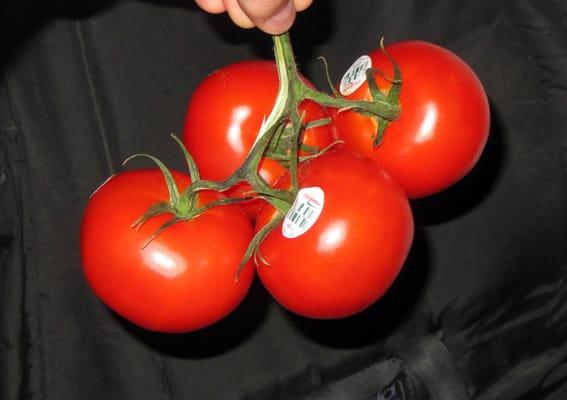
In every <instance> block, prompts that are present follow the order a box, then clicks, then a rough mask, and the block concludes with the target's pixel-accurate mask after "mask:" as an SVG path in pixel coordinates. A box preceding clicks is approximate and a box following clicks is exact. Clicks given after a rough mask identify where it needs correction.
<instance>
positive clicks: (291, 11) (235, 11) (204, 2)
mask: <svg viewBox="0 0 567 400" xmlns="http://www.w3.org/2000/svg"><path fill="white" fill-rule="evenodd" d="M195 2H196V3H197V5H198V6H199V7H201V8H202V9H203V10H205V11H207V12H209V13H213V14H218V13H222V12H225V11H226V12H227V13H228V15H229V16H230V18H231V19H232V20H233V21H234V23H235V24H236V25H238V26H240V27H242V28H253V27H257V28H258V29H260V30H262V31H264V32H266V33H269V34H272V35H278V34H280V33H284V32H285V31H287V30H288V29H289V28H290V27H291V25H292V24H293V22H294V21H295V14H296V12H298V11H303V10H305V9H306V8H308V7H309V6H310V5H311V3H312V2H313V0H195Z"/></svg>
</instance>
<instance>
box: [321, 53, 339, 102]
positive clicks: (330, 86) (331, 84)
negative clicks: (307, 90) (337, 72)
mask: <svg viewBox="0 0 567 400" xmlns="http://www.w3.org/2000/svg"><path fill="white" fill-rule="evenodd" d="M317 59H318V60H320V61H321V62H322V63H323V67H324V69H325V77H326V79H327V85H328V86H329V89H330V90H331V93H333V96H335V97H337V98H339V99H344V96H343V95H342V94H341V93H340V92H339V91H338V90H337V89H336V88H335V85H333V80H332V79H331V74H330V73H329V64H328V63H327V59H326V58H325V57H323V56H319V57H317Z"/></svg>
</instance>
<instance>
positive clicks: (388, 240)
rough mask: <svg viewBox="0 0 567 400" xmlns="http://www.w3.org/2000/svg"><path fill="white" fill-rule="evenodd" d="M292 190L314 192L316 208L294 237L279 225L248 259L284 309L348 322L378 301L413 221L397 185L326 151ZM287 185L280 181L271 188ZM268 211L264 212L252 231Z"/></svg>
mask: <svg viewBox="0 0 567 400" xmlns="http://www.w3.org/2000/svg"><path fill="white" fill-rule="evenodd" d="M298 177H299V183H300V187H302V188H303V187H312V186H317V187H320V188H321V189H322V190H323V191H324V193H325V202H324V207H323V211H322V213H321V215H320V216H319V219H318V220H317V221H316V223H315V224H314V225H313V226H312V227H311V229H309V230H308V231H307V232H305V233H304V234H303V235H302V236H299V237H297V238H294V239H288V238H286V237H284V236H283V234H282V224H281V223H280V224H279V226H278V227H276V228H275V229H274V230H273V231H272V232H271V233H270V234H269V235H268V236H267V237H266V238H265V240H264V241H263V242H262V244H261V246H260V248H259V251H260V256H259V257H256V258H257V262H259V265H258V268H257V272H258V276H259V277H260V280H261V281H262V283H263V284H264V286H265V287H266V288H267V290H268V291H269V292H270V293H271V294H272V296H273V297H274V298H275V299H276V300H277V301H278V302H279V303H280V304H281V305H282V306H283V307H285V308H286V309H288V310H290V311H292V312H294V313H296V314H299V315H302V316H305V317H309V318H316V319H336V318H343V317H348V316H351V315H354V314H356V313H358V312H360V311H362V310H364V309H366V308H367V307H369V306H370V305H371V304H373V303H374V302H376V301H377V300H378V299H379V298H380V297H382V296H383V295H384V293H385V292H386V291H387V289H388V288H389V287H390V286H391V285H392V283H393V282H394V280H395V278H396V277H397V275H398V274H399V272H400V269H401V268H402V265H403V263H404V262H405V260H406V257H407V254H408V252H409V249H410V247H411V243H412V240H413V232H414V225H413V216H412V212H411V209H410V206H409V202H408V199H407V197H406V195H405V193H404V192H403V190H402V189H401V188H400V187H399V185H398V184H397V183H396V182H395V181H394V180H393V179H391V178H390V176H389V175H388V174H387V173H386V172H385V171H384V170H382V169H381V168H379V167H378V166H377V165H376V164H374V163H373V162H372V161H371V160H368V159H366V158H363V157H362V156H359V155H355V154H354V153H351V152H350V151H345V150H337V151H335V150H332V151H329V152H327V153H325V154H324V155H322V156H320V157H319V158H317V159H314V160H312V161H308V162H306V163H304V164H302V166H301V168H300V171H299V175H298ZM288 185H289V179H288V176H287V175H285V176H284V177H283V178H282V179H281V180H280V181H279V182H278V183H277V185H276V186H277V187H286V186H288ZM274 213H275V210H274V209H273V208H272V207H271V206H269V205H266V206H264V207H263V209H262V211H261V212H260V214H259V216H258V218H257V221H256V230H259V229H261V228H262V226H264V225H265V224H267V223H268V222H269V221H270V220H271V219H272V218H273V216H274Z"/></svg>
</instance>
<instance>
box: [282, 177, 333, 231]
mask: <svg viewBox="0 0 567 400" xmlns="http://www.w3.org/2000/svg"><path fill="white" fill-rule="evenodd" d="M324 204H325V193H324V192H323V190H322V189H321V188H320V187H308V188H303V189H301V190H300V191H299V193H297V197H296V198H295V201H294V202H293V205H292V206H291V208H290V209H289V211H288V212H287V214H286V216H285V219H284V222H283V225H282V234H283V235H284V237H286V238H288V239H293V238H296V237H298V236H301V235H303V234H304V233H305V232H307V231H308V230H309V229H311V227H312V226H313V224H315V222H316V221H317V219H318V218H319V216H320V215H321V211H323V205H324Z"/></svg>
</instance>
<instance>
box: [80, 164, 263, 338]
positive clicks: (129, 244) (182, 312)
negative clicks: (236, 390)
mask: <svg viewBox="0 0 567 400" xmlns="http://www.w3.org/2000/svg"><path fill="white" fill-rule="evenodd" d="M174 178H175V180H176V182H177V184H178V186H179V188H180V190H182V189H183V188H184V187H185V186H187V185H188V184H189V177H188V176H186V175H184V174H181V173H178V172H174ZM199 196H200V197H199V201H200V203H201V204H206V203H208V202H210V201H212V200H214V199H218V198H219V196H221V195H219V194H218V193H213V192H202V193H201V194H200V195H199ZM167 200H168V191H167V188H166V185H165V181H164V178H163V175H162V174H161V172H160V171H159V170H158V169H144V170H137V171H130V172H122V173H119V174H117V175H114V176H112V177H111V178H110V179H109V180H108V181H106V182H105V183H104V184H103V185H102V186H101V187H100V188H99V189H97V191H96V192H95V193H94V194H93V195H92V196H91V198H90V200H89V202H88V204H87V206H86V209H85V212H84V216H83V220H82V225H81V258H82V265H83V271H84V275H85V277H86V279H87V281H88V283H89V284H90V286H91V287H92V289H93V291H94V293H95V294H96V295H97V296H98V297H99V298H100V299H101V300H102V301H103V302H104V303H105V304H106V305H107V306H109V307H110V308H111V309H112V310H114V311H115V312H116V313H118V314H120V315H121V316H122V317H124V318H126V319H127V320H129V321H131V322H132V323H134V324H136V325H139V326H141V327H143V328H146V329H149V330H153V331H160V332H189V331H194V330H197V329H200V328H203V327H205V326H208V325H210V324H212V323H214V322H216V321H218V320H219V319H221V318H223V317H224V316H226V315H227V314H229V313H230V312H231V311H232V310H234V309H235V308H236V307H237V306H238V304H239V303H240V302H241V301H242V299H243V298H244V296H245V295H246V293H247V291H248V289H249V287H250V284H251V282H252V279H253V276H254V268H253V267H252V266H247V267H245V268H244V269H243V270H242V272H241V274H240V279H239V281H238V283H236V281H235V276H236V275H235V274H236V271H237V268H238V264H239V262H240V260H241V258H242V256H243V254H244V252H245V250H246V248H247V246H248V243H249V241H250V239H251V236H252V233H253V228H252V226H251V224H250V222H249V220H248V218H247V217H246V215H245V214H244V212H243V211H242V209H241V208H240V207H238V206H222V207H215V208H213V209H210V210H208V211H206V212H205V213H203V214H202V215H200V216H199V217H197V218H195V219H192V220H188V221H183V222H178V223H177V224H175V225H173V226H171V227H169V228H167V229H166V230H164V231H163V232H162V233H160V234H159V235H158V236H157V237H156V238H155V239H153V240H152V241H151V242H150V243H149V244H148V245H147V247H145V248H144V244H145V243H146V242H147V241H148V239H149V238H150V237H151V236H152V234H153V233H154V232H155V231H156V230H157V229H158V228H159V227H160V226H161V225H162V224H163V223H165V222H166V221H167V220H168V219H169V218H171V215H161V216H158V217H154V218H151V219H149V220H148V221H147V222H146V223H145V224H144V225H142V226H141V228H140V229H139V230H136V229H134V228H132V227H131V225H132V223H133V222H134V221H136V220H137V219H138V218H139V217H140V216H141V215H143V214H144V212H145V211H146V210H147V209H148V208H149V207H150V206H151V205H152V204H155V203H157V202H160V201H167Z"/></svg>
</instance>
